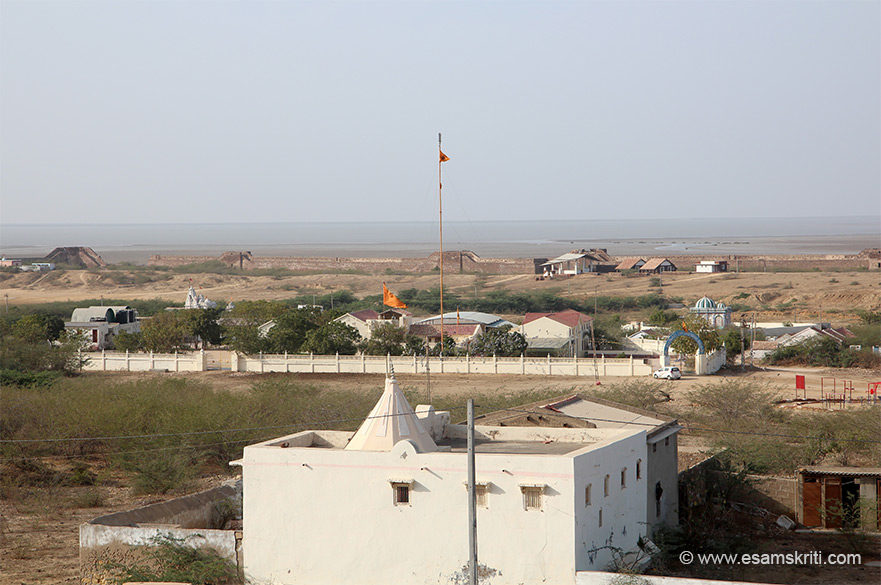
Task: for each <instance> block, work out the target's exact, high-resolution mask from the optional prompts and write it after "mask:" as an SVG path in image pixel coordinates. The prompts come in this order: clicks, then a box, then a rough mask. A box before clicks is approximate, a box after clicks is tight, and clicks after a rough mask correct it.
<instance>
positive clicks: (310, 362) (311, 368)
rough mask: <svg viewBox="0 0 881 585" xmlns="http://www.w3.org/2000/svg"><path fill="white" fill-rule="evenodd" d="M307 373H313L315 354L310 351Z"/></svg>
mask: <svg viewBox="0 0 881 585" xmlns="http://www.w3.org/2000/svg"><path fill="white" fill-rule="evenodd" d="M309 373H311V374H314V373H315V354H314V353H312V352H311V351H310V352H309Z"/></svg>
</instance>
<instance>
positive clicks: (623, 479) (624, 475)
mask: <svg viewBox="0 0 881 585" xmlns="http://www.w3.org/2000/svg"><path fill="white" fill-rule="evenodd" d="M626 487H627V468H626V467H625V468H624V469H622V470H621V489H622V490H623V489H624V488H626Z"/></svg>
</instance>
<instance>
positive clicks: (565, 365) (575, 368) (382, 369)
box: [231, 354, 652, 376]
mask: <svg viewBox="0 0 881 585" xmlns="http://www.w3.org/2000/svg"><path fill="white" fill-rule="evenodd" d="M594 366H596V372H597V373H598V374H599V375H600V376H648V375H651V373H652V366H651V364H646V363H644V362H643V360H641V359H636V360H635V359H633V358H632V357H631V358H599V359H597V360H596V361H594V360H593V359H589V358H552V357H547V358H526V357H522V356H521V357H519V358H499V357H468V356H466V357H445V358H443V359H441V358H439V357H432V358H430V360H429V361H428V362H426V358H425V356H386V357H382V356H366V355H360V356H341V355H335V356H326V355H322V356H318V355H263V356H244V355H239V354H233V357H232V364H231V369H232V370H233V371H239V372H261V373H262V372H298V373H345V374H385V373H387V372H388V371H390V370H391V368H394V371H395V372H397V373H405V374H421V373H424V372H425V371H426V370H428V371H430V372H432V373H438V374H521V375H523V374H529V375H543V376H593V375H594Z"/></svg>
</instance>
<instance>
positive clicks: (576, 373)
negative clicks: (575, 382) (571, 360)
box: [575, 356, 578, 376]
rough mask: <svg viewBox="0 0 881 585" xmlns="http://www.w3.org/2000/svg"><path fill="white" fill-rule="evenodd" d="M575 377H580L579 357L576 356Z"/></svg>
mask: <svg viewBox="0 0 881 585" xmlns="http://www.w3.org/2000/svg"><path fill="white" fill-rule="evenodd" d="M575 375H576V376H577V375H578V356H575Z"/></svg>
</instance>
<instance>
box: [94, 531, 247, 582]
mask: <svg viewBox="0 0 881 585" xmlns="http://www.w3.org/2000/svg"><path fill="white" fill-rule="evenodd" d="M137 548H138V549H140V550H141V551H142V552H143V556H142V559H143V560H141V561H137V560H129V561H127V562H126V563H112V564H110V565H108V566H107V568H108V569H109V570H110V571H112V572H114V573H115V574H116V576H117V581H116V582H117V583H119V584H122V583H127V582H129V581H138V582H177V583H193V584H195V585H226V584H232V583H239V580H238V574H237V571H236V566H235V564H234V563H232V562H231V561H230V560H228V559H225V558H223V557H221V556H220V555H219V554H218V553H217V551H215V550H214V549H211V548H193V547H191V546H187V545H186V544H184V541H183V540H182V539H178V538H174V537H171V536H158V537H154V538H153V541H152V542H151V544H149V545H144V546H142V547H137Z"/></svg>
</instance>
